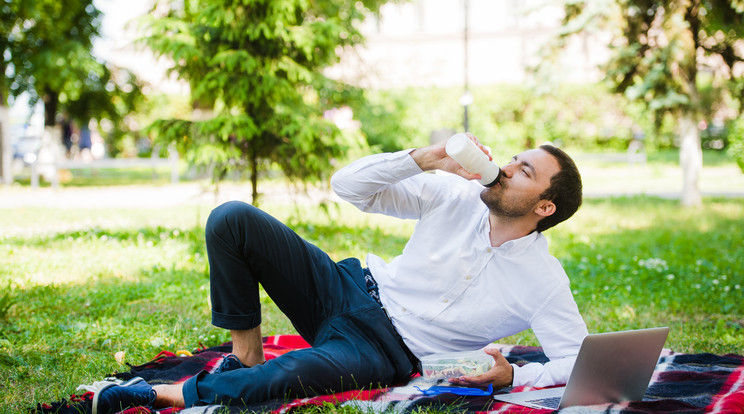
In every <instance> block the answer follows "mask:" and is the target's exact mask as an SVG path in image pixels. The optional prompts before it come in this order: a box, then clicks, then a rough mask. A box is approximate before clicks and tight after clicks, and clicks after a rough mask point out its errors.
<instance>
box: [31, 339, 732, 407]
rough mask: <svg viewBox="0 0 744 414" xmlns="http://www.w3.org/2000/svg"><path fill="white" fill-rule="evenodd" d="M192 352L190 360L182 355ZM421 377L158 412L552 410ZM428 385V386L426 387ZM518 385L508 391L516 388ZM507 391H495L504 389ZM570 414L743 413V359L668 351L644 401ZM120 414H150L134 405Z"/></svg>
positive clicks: (169, 358) (195, 363)
mask: <svg viewBox="0 0 744 414" xmlns="http://www.w3.org/2000/svg"><path fill="white" fill-rule="evenodd" d="M307 346H308V344H307V343H306V342H305V341H304V340H302V338H300V337H299V336H297V335H277V336H270V337H266V338H264V350H265V353H266V358H267V359H271V358H276V357H277V356H279V355H282V354H285V353H287V352H291V351H292V350H294V349H299V348H304V347H307ZM499 347H500V349H501V351H502V353H503V354H504V356H506V358H507V359H508V360H509V361H510V362H512V363H516V364H524V363H528V362H545V361H546V360H547V358H546V357H545V354H543V352H542V349H541V348H539V347H523V346H508V345H500V346H499ZM230 348H231V347H230V344H225V345H222V346H218V347H213V348H208V349H201V350H198V351H196V352H194V353H193V354H191V353H186V354H187V355H185V356H184V355H181V356H179V355H176V354H174V353H171V352H161V353H160V354H159V355H158V356H157V357H156V358H155V359H153V360H152V361H149V362H147V363H145V364H142V365H137V366H131V370H130V371H128V372H122V373H118V374H116V377H117V378H119V379H123V380H126V379H129V378H132V377H135V376H140V377H143V378H144V379H145V380H146V381H147V382H148V383H150V384H162V383H174V382H181V381H185V380H186V379H187V378H189V377H190V376H192V375H194V374H196V373H198V372H199V371H200V370H202V369H206V370H211V369H214V367H215V366H216V365H217V364H219V362H220V361H221V359H222V356H223V355H224V354H226V353H228V352H230ZM188 354H190V355H188ZM422 381H423V380H422V379H421V378H420V377H419V378H413V379H412V380H411V382H410V383H407V384H400V386H398V387H390V388H379V389H371V390H358V391H349V392H343V393H337V394H333V395H321V396H317V397H310V398H302V399H296V400H293V401H286V400H281V401H280V400H275V401H265V402H263V403H261V404H257V405H255V406H250V407H245V406H241V407H215V406H209V407H194V408H191V409H185V410H179V409H175V408H172V409H166V410H161V411H159V413H162V414H168V413H176V412H178V413H179V414H193V413H210V412H220V413H227V412H230V413H232V412H235V413H238V412H240V413H244V412H247V411H256V412H274V413H284V412H287V411H290V410H292V409H293V408H297V407H303V406H307V407H309V406H313V405H315V406H322V405H325V404H329V403H330V404H336V405H342V406H351V407H356V408H358V409H359V410H360V411H361V412H365V413H382V412H385V411H394V412H399V413H411V412H417V411H425V410H435V411H436V410H442V411H443V410H447V411H450V410H453V409H454V410H455V411H458V412H470V413H524V412H536V413H541V412H546V413H547V412H550V411H549V410H533V409H529V408H526V407H522V406H516V405H512V404H507V403H502V402H499V401H495V400H494V399H493V398H491V397H490V396H458V395H454V394H450V393H444V394H440V395H435V396H426V395H424V394H423V393H422V392H421V391H420V390H419V389H418V388H416V386H417V385H424V386H427V387H428V385H425V384H424V383H423V382H422ZM429 385H430V384H429ZM525 388H526V387H517V388H514V389H513V391H522V390H524V389H525ZM504 391H509V390H497V391H496V392H504ZM91 400H92V393H84V394H82V395H74V396H72V397H71V398H70V399H66V400H62V401H59V402H55V403H52V404H39V405H38V406H37V407H36V408H35V410H34V411H35V412H38V413H59V414H65V413H84V412H90V402H91ZM566 411H569V412H570V413H591V414H598V413H618V414H619V413H622V414H626V413H744V357H742V356H740V355H713V354H675V353H672V352H669V351H666V352H665V353H664V354H663V356H662V357H661V358H660V359H659V363H658V365H657V367H656V371H655V373H654V376H653V378H652V381H651V385H650V386H649V388H648V391H647V392H646V396H645V397H644V399H643V401H631V402H625V403H621V404H606V405H598V406H590V407H571V408H570V409H568V410H566ZM124 413H152V411H150V410H148V409H146V408H144V407H139V408H135V409H130V410H126V411H125V412H124Z"/></svg>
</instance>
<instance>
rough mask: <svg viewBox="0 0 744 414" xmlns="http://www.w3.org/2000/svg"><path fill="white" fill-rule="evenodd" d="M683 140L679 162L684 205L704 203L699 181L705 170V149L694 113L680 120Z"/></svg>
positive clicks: (692, 205) (690, 205)
mask: <svg viewBox="0 0 744 414" xmlns="http://www.w3.org/2000/svg"><path fill="white" fill-rule="evenodd" d="M680 127H681V131H680V135H681V138H682V142H681V144H680V148H679V164H680V166H681V167H682V205H683V206H686V207H694V206H699V205H701V204H702V203H703V199H702V196H701V195H700V188H699V186H698V182H699V181H700V173H701V171H702V170H703V151H702V149H701V146H700V131H699V130H698V128H697V124H696V123H695V119H694V118H693V116H692V114H685V115H684V116H683V117H682V119H681V120H680Z"/></svg>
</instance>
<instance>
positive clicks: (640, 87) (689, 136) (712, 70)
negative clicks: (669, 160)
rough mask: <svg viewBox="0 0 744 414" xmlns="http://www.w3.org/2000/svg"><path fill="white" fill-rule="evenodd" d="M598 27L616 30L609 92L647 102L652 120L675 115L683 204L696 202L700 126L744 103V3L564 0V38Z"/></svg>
mask: <svg viewBox="0 0 744 414" xmlns="http://www.w3.org/2000/svg"><path fill="white" fill-rule="evenodd" d="M615 23H617V24H616V25H615V26H613V24H615ZM600 26H601V29H603V30H606V29H607V28H608V27H612V28H614V29H615V30H616V32H615V33H614V40H613V41H612V43H611V45H610V48H611V51H612V57H611V58H610V60H609V62H607V64H606V67H605V71H606V78H607V80H608V81H610V82H611V84H612V85H613V87H614V89H615V91H617V92H619V93H623V94H625V96H626V97H628V98H629V99H631V100H640V101H642V102H645V104H646V107H647V109H648V110H649V111H650V113H651V114H652V115H653V116H654V119H655V120H656V122H657V125H658V124H660V123H661V121H662V119H663V117H664V116H666V115H671V116H673V117H675V118H676V119H678V122H679V135H680V138H681V142H680V165H681V167H682V170H683V179H684V181H683V188H682V204H683V205H686V206H694V205H699V204H700V203H701V202H702V201H701V200H702V198H701V195H700V190H699V188H698V181H699V177H700V172H701V170H702V149H701V143H700V130H699V128H698V125H699V123H700V122H701V121H705V120H709V119H711V117H713V116H728V117H732V118H735V117H738V116H739V115H740V114H741V107H742V103H744V48H742V38H743V36H744V4H742V2H741V1H738V0H730V1H726V0H666V1H662V0H609V1H569V2H568V3H567V5H566V18H565V21H564V29H565V31H564V33H563V36H564V37H567V36H570V35H572V34H575V33H577V32H581V31H585V30H597V29H598V28H600ZM725 111H729V114H726V113H725Z"/></svg>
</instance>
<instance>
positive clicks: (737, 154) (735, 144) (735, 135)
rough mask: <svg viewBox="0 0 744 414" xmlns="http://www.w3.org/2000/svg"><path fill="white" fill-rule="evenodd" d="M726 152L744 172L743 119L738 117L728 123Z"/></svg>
mask: <svg viewBox="0 0 744 414" xmlns="http://www.w3.org/2000/svg"><path fill="white" fill-rule="evenodd" d="M728 141H729V148H728V153H729V154H730V155H731V157H732V158H733V159H734V160H736V163H737V164H738V165H739V168H741V171H742V172H744V120H743V119H741V118H739V119H737V120H735V121H732V122H731V123H730V124H729V134H728Z"/></svg>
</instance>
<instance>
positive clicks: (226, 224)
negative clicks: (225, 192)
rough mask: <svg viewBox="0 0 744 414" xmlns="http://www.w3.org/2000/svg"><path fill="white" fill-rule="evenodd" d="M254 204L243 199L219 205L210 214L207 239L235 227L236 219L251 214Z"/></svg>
mask: <svg viewBox="0 0 744 414" xmlns="http://www.w3.org/2000/svg"><path fill="white" fill-rule="evenodd" d="M252 208H253V207H252V206H251V205H250V204H246V203H244V202H242V201H228V202H226V203H223V204H221V205H219V206H217V207H216V208H215V209H214V210H212V212H211V213H210V214H209V218H207V225H206V236H207V240H209V238H210V237H211V236H213V235H215V234H222V233H224V232H225V231H226V230H228V229H230V228H231V227H234V226H235V224H236V219H237V218H239V217H245V216H246V215H249V214H251V210H252Z"/></svg>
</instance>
